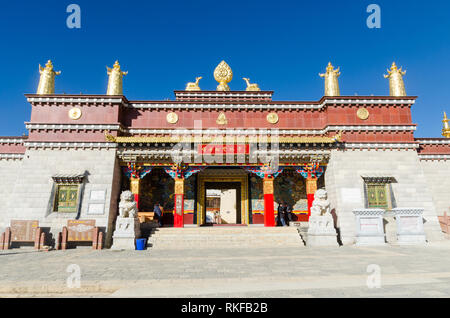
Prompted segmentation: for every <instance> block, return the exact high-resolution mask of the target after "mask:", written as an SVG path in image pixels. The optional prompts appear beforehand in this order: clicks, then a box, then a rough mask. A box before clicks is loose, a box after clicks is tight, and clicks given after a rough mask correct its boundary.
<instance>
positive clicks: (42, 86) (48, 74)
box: [36, 60, 61, 95]
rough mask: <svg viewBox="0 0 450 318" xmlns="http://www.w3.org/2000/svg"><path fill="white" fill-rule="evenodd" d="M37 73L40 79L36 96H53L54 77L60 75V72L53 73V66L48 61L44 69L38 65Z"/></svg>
mask: <svg viewBox="0 0 450 318" xmlns="http://www.w3.org/2000/svg"><path fill="white" fill-rule="evenodd" d="M39 73H40V74H41V77H40V79H39V85H38V89H37V92H36V94H38V95H53V94H55V76H56V75H59V74H61V72H60V71H59V72H55V71H54V70H53V64H52V61H51V60H48V62H47V64H45V68H44V67H42V66H41V64H39Z"/></svg>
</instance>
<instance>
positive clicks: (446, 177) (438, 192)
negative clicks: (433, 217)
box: [420, 160, 450, 216]
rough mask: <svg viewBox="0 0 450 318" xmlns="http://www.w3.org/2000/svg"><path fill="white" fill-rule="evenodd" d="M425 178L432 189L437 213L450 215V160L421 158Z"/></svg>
mask: <svg viewBox="0 0 450 318" xmlns="http://www.w3.org/2000/svg"><path fill="white" fill-rule="evenodd" d="M420 165H421V166H422V169H423V172H424V174H425V178H426V179H427V182H428V186H429V188H430V189H431V194H432V196H433V201H434V204H435V206H436V212H437V215H439V216H442V215H444V212H445V211H447V214H448V215H450V210H449V209H450V161H446V160H439V161H437V160H421V161H420Z"/></svg>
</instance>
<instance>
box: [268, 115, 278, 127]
mask: <svg viewBox="0 0 450 318" xmlns="http://www.w3.org/2000/svg"><path fill="white" fill-rule="evenodd" d="M278 120H279V118H278V115H277V114H276V113H270V114H268V115H267V121H268V122H269V123H270V124H276V123H278Z"/></svg>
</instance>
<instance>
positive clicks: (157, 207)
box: [153, 202, 163, 227]
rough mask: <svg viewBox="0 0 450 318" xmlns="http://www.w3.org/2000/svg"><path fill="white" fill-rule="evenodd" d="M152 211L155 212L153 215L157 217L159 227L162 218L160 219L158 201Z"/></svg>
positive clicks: (160, 213)
mask: <svg viewBox="0 0 450 318" xmlns="http://www.w3.org/2000/svg"><path fill="white" fill-rule="evenodd" d="M153 212H155V216H156V218H157V219H158V224H159V226H160V227H162V226H163V220H162V211H161V206H160V205H159V203H158V202H157V203H156V204H155V206H154V208H153Z"/></svg>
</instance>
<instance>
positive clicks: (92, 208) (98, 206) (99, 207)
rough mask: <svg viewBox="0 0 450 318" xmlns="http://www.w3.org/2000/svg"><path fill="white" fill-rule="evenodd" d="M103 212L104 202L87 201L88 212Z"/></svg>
mask: <svg viewBox="0 0 450 318" xmlns="http://www.w3.org/2000/svg"><path fill="white" fill-rule="evenodd" d="M103 213H105V204H104V203H89V207H88V214H103Z"/></svg>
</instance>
